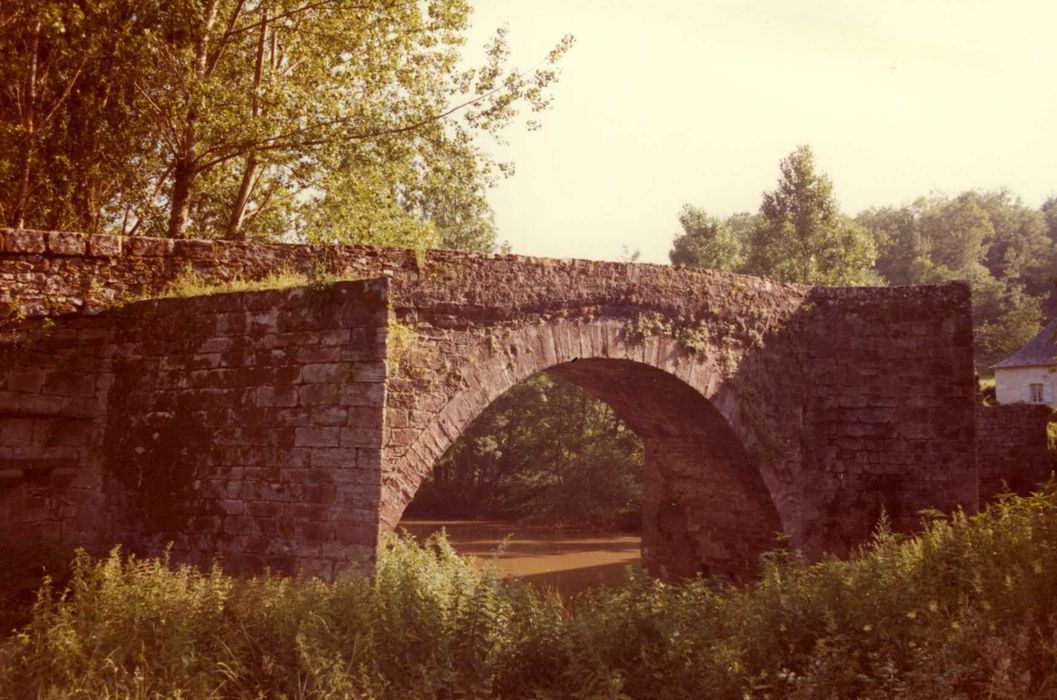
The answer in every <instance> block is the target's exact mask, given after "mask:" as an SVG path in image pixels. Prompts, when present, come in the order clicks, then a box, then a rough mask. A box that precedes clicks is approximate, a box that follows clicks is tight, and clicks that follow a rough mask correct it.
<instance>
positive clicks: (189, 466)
mask: <svg viewBox="0 0 1057 700" xmlns="http://www.w3.org/2000/svg"><path fill="white" fill-rule="evenodd" d="M386 296H387V286H386V283H385V280H376V281H366V282H345V283H338V284H334V285H329V286H327V287H325V288H319V289H313V288H298V289H293V290H286V291H273V292H255V293H243V294H219V295H212V296H206V297H196V298H190V299H164V300H157V301H146V302H139V303H136V304H133V305H130V306H128V307H125V308H122V309H118V310H114V311H110V312H107V313H104V314H101V315H99V316H96V317H93V318H81V317H73V318H68V317H59V318H56V319H54V320H53V321H51V320H49V322H48V323H47V324H43V325H46V326H47V328H44V327H43V326H42V324H41V323H39V322H38V323H32V324H29V325H28V326H20V327H19V329H18V333H19V334H20V335H22V337H24V338H31V339H32V338H38V339H39V338H43V340H38V341H36V343H37V344H36V345H32V346H31V349H30V350H29V351H26V350H24V349H23V348H24V345H23V346H19V345H17V344H16V343H15V341H16V340H17V339H16V338H15V337H14V334H13V333H10V332H9V338H8V341H9V342H8V344H7V346H6V347H5V348H4V349H5V351H7V352H9V353H14V354H13V355H10V357H11V358H12V359H11V361H10V363H9V364H8V365H7V367H8V369H7V372H6V375H7V377H8V380H7V383H8V386H9V389H8V392H7V393H6V394H5V395H4V396H3V398H4V404H3V405H4V406H5V407H15V409H14V411H13V415H14V417H11V418H8V419H4V422H3V423H0V430H2V434H3V435H4V447H3V448H2V449H3V451H2V452H0V469H2V470H3V471H2V472H0V473H3V474H5V475H6V476H7V479H6V482H5V483H4V485H3V486H2V491H0V504H3V506H4V507H5V508H7V514H8V516H9V517H7V518H5V519H4V520H3V521H2V522H0V537H3V538H5V539H7V540H8V541H12V540H16V539H19V538H27V537H34V536H55V537H58V538H59V539H61V540H63V541H66V542H70V543H78V544H80V543H86V542H91V541H102V542H104V543H107V544H109V543H113V542H121V543H122V544H124V545H125V546H126V547H128V548H130V549H132V550H133V551H142V552H145V553H150V554H157V553H158V552H160V550H161V549H162V548H163V547H164V546H165V545H166V543H169V542H171V543H172V551H173V555H174V557H175V558H176V559H177V560H178V561H190V562H196V563H203V564H208V563H209V562H210V561H211V560H212V558H213V557H215V556H220V557H221V558H222V561H223V562H224V564H225V566H226V567H227V568H229V569H230V570H232V571H259V570H261V569H262V568H263V567H265V566H267V567H270V568H272V569H273V570H276V571H283V572H294V571H300V572H304V573H311V574H319V575H323V576H327V577H329V576H332V575H333V574H334V573H335V571H336V570H337V569H338V568H340V567H342V566H345V565H349V564H353V565H361V566H362V565H365V564H366V563H369V562H370V561H371V559H372V558H373V556H374V551H375V547H376V542H377V528H376V526H375V522H376V520H377V509H378V498H379V489H380V463H379V459H378V450H379V447H380V444H381V436H382V420H383V413H382V407H383V405H384V378H385V328H386V324H387V319H388V308H387V300H386ZM44 330H47V333H44V332H43V331H44ZM21 407H25V409H23V408H21ZM38 408H39V409H41V410H45V409H46V410H48V411H51V412H52V413H53V414H55V415H53V416H49V417H46V418H45V417H32V418H26V417H25V415H24V411H31V410H36V409H38ZM77 411H80V412H82V413H87V414H88V417H86V418H82V417H80V415H79V414H78V413H77ZM71 421H75V422H77V424H78V425H79V424H80V423H84V424H85V426H86V427H84V428H82V429H79V430H76V431H74V430H69V431H64V430H63V429H62V427H61V426H64V425H68V424H70V423H71ZM56 424H58V425H60V427H59V428H58V429H57V430H55V429H52V428H51V427H49V426H52V425H56ZM53 430H55V434H56V435H57V437H56V438H54V439H52V438H49V435H50V434H51V432H52V431H53ZM77 494H80V496H78V495H77Z"/></svg>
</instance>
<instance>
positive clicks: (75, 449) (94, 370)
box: [0, 318, 113, 544]
mask: <svg viewBox="0 0 1057 700" xmlns="http://www.w3.org/2000/svg"><path fill="white" fill-rule="evenodd" d="M112 352H113V344H112V339H111V329H110V328H109V326H108V324H107V323H106V322H105V321H100V320H99V319H93V318H71V319H67V320H66V321H64V322H60V323H56V322H53V321H52V320H50V319H45V320H40V319H38V320H36V321H31V322H27V323H22V324H19V325H18V327H17V328H15V327H12V326H8V327H6V328H4V329H0V544H3V543H5V542H17V541H21V540H26V539H33V538H45V539H53V540H66V541H75V542H86V541H87V539H88V537H89V535H90V534H93V533H94V534H98V533H99V530H100V527H99V523H100V522H101V520H102V507H101V496H102V479H101V475H100V473H99V470H98V469H96V468H95V465H96V458H97V447H98V445H100V444H101V442H102V435H103V433H104V431H105V424H106V421H105V419H106V396H107V390H108V388H109V382H110V377H109V375H108V373H107V372H106V371H105V370H104V367H105V366H106V363H107V362H108V361H109V357H110V355H111V354H112Z"/></svg>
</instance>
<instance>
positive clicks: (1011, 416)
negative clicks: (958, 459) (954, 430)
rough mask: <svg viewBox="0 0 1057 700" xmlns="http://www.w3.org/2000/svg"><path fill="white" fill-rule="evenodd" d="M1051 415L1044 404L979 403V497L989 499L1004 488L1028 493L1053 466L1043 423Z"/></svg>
mask: <svg viewBox="0 0 1057 700" xmlns="http://www.w3.org/2000/svg"><path fill="white" fill-rule="evenodd" d="M1052 416H1053V411H1052V410H1051V409H1050V408H1049V407H1048V406H1037V405H1031V404H1008V405H1001V406H980V407H979V409H978V410H977V426H978V427H977V431H978V434H977V458H978V461H979V464H980V499H981V501H988V500H991V499H992V498H994V497H995V496H996V495H997V494H999V493H1003V492H1005V491H1012V492H1013V493H1020V494H1025V493H1028V492H1030V491H1032V490H1033V489H1034V488H1035V487H1036V486H1038V484H1039V483H1040V482H1042V481H1045V480H1046V479H1047V478H1048V477H1049V476H1050V474H1051V473H1052V472H1053V470H1054V469H1055V468H1057V463H1055V461H1054V456H1053V454H1052V453H1051V452H1050V451H1049V446H1048V445H1047V438H1046V424H1047V423H1048V422H1049V420H1050V419H1051V418H1052Z"/></svg>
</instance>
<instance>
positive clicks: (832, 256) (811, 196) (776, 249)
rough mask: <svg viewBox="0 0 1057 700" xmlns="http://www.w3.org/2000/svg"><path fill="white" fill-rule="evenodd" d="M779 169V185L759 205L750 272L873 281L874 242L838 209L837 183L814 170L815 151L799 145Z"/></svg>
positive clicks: (819, 280)
mask: <svg viewBox="0 0 1057 700" xmlns="http://www.w3.org/2000/svg"><path fill="white" fill-rule="evenodd" d="M779 167H780V170H781V177H780V178H779V180H778V186H777V187H776V188H775V189H774V190H773V191H771V192H765V193H764V195H763V201H762V202H761V203H760V217H761V218H760V225H759V226H758V227H757V228H756V229H755V230H754V231H753V238H752V246H751V252H750V255H749V257H748V260H747V263H746V268H745V270H746V272H750V273H752V274H758V275H763V276H766V277H774V278H775V279H779V280H782V281H787V282H805V283H809V284H826V285H840V284H864V283H866V282H868V281H870V279H871V278H870V274H869V272H870V268H871V267H872V265H873V261H874V256H875V249H874V245H873V241H872V240H871V239H870V237H869V236H868V235H867V233H866V232H865V231H864V230H863V229H862V228H861V227H860V226H859V225H858V224H856V223H855V222H853V221H851V220H850V219H849V218H848V217H846V216H844V215H843V214H841V213H840V211H839V209H838V207H837V202H836V199H835V197H834V195H833V184H832V183H831V182H830V179H829V178H828V177H827V176H826V175H825V174H824V173H818V172H816V171H815V161H814V155H813V154H812V153H811V149H810V148H809V147H807V146H800V147H799V148H797V149H796V150H795V151H793V152H792V153H791V154H790V155H789V156H788V157H787V158H785V159H784V160H783V161H782V162H781V164H780V166H779Z"/></svg>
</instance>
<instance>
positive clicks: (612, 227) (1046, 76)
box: [467, 0, 1057, 262]
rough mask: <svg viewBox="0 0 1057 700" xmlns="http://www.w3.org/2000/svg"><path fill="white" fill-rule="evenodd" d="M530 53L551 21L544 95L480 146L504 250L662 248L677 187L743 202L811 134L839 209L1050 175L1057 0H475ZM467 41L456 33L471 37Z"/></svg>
mask: <svg viewBox="0 0 1057 700" xmlns="http://www.w3.org/2000/svg"><path fill="white" fill-rule="evenodd" d="M474 6H475V7H476V11H475V14H474V29H473V32H472V34H471V37H470V43H469V45H468V47H467V54H468V55H470V56H472V55H474V51H476V49H477V47H479V46H480V45H481V44H483V43H484V42H485V41H486V40H487V38H488V37H489V36H490V35H491V33H492V32H493V31H494V29H495V27H496V26H498V25H500V24H502V23H504V22H505V23H509V25H510V39H511V46H512V49H513V52H512V61H513V63H514V64H515V65H517V66H519V67H528V66H531V65H533V64H534V63H535V62H536V61H538V60H539V59H540V58H541V57H542V56H543V55H545V53H546V52H547V51H548V50H549V49H550V48H551V46H553V44H554V43H555V42H557V40H558V39H559V38H560V37H561V36H562V35H563V34H565V33H567V32H568V33H572V34H574V35H575V36H576V45H575V46H574V47H573V49H572V50H571V51H570V52H569V54H567V56H566V57H565V59H564V60H563V63H562V77H561V82H560V84H559V85H558V86H557V87H556V88H555V90H554V95H555V101H554V104H553V107H552V108H551V109H550V110H549V111H548V112H546V113H545V114H544V115H543V116H542V121H543V128H542V129H541V130H539V131H536V132H525V131H524V130H511V133H510V134H509V141H510V143H509V145H508V146H506V147H495V148H491V147H490V148H489V150H491V151H492V152H493V153H494V154H495V155H496V156H497V157H499V158H500V159H503V160H508V159H509V160H513V161H514V162H515V163H516V166H517V174H516V175H515V176H514V177H513V178H511V179H508V180H506V181H504V182H502V183H501V184H500V185H499V187H498V188H497V189H495V190H493V192H492V193H491V195H490V199H491V202H492V205H493V207H494V209H495V212H496V220H497V223H498V225H499V235H500V239H506V240H509V241H510V243H511V244H512V245H513V247H514V251H515V252H517V253H522V254H527V255H544V256H551V257H583V258H594V259H619V258H620V256H621V250H622V245H628V246H631V247H633V248H639V249H640V250H641V251H642V259H643V260H644V261H650V262H666V261H667V251H668V248H669V244H670V242H671V238H672V236H673V235H674V234H675V233H676V232H677V231H678V229H679V225H678V222H677V221H676V216H677V214H678V211H679V208H680V207H681V206H682V205H683V203H685V202H690V203H693V204H696V205H699V206H702V207H704V208H705V209H706V210H708V211H709V212H710V213H713V214H716V215H720V216H725V215H728V214H731V213H733V212H736V211H746V210H747V211H755V210H756V209H757V207H758V206H759V201H760V194H761V193H762V192H763V191H764V190H766V189H770V188H772V187H773V186H774V184H775V181H776V179H777V177H778V161H779V160H780V159H781V158H783V157H784V156H786V155H787V154H788V153H789V152H790V151H792V150H793V148H795V147H796V146H797V145H798V144H801V143H807V144H810V145H811V147H812V148H813V149H814V151H815V155H816V159H817V162H818V164H819V165H820V167H821V168H822V169H823V170H824V171H826V172H827V173H828V174H829V175H830V176H831V177H832V179H833V181H834V185H835V189H836V193H837V197H838V199H839V200H840V202H841V204H842V206H843V208H844V210H845V211H846V212H848V213H851V214H854V213H856V212H858V211H859V210H861V209H863V208H865V207H868V206H871V205H881V204H900V203H903V202H906V201H909V200H911V199H913V198H914V197H916V196H918V195H923V194H927V193H928V192H930V191H933V190H936V191H942V192H947V193H957V192H959V191H961V190H964V189H969V188H996V187H1003V186H1005V187H1009V188H1010V189H1011V190H1012V191H1013V192H1015V193H1016V194H1018V195H1020V196H1021V197H1023V199H1024V200H1025V202H1026V203H1027V204H1029V205H1031V206H1038V205H1039V204H1040V203H1041V202H1042V200H1043V199H1044V198H1045V197H1046V196H1048V195H1051V194H1054V193H1057V38H1055V37H1057V30H1055V27H1057V3H1055V2H1053V1H1052V0H1050V1H1047V2H1015V1H1010V0H1004V1H1000V0H986V1H983V0H958V1H956V2H954V1H951V2H940V1H936V0H917V1H916V2H915V1H903V0H900V1H898V2H895V1H891V0H869V1H864V2H848V1H843V2H841V1H837V0H832V1H823V0H818V1H807V0H759V1H756V2H736V1H734V0H720V1H717V0H702V1H698V2H694V1H691V0H687V1H682V0H653V1H648V0H474ZM471 49H473V51H471Z"/></svg>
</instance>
